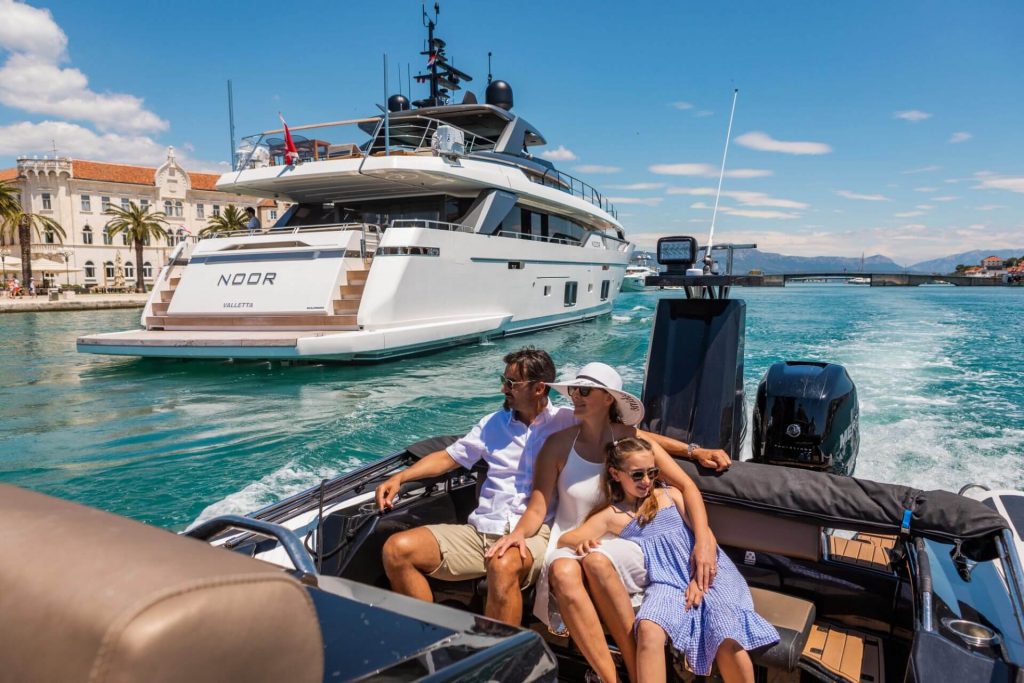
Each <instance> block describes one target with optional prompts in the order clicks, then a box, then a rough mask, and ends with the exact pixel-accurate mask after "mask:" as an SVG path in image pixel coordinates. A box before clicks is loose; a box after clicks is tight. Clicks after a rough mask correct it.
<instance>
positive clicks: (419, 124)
mask: <svg viewBox="0 0 1024 683" xmlns="http://www.w3.org/2000/svg"><path fill="white" fill-rule="evenodd" d="M438 126H449V127H451V128H454V129H456V130H458V131H461V132H462V134H463V135H464V136H465V144H466V151H465V153H466V154H472V153H473V152H479V151H487V150H491V149H494V146H495V145H496V144H497V141H495V140H492V139H490V138H487V137H484V136H483V135H477V134H476V133H472V132H470V131H468V130H466V129H465V128H461V127H459V126H457V125H455V124H453V123H449V122H448V121H444V120H442V119H436V118H433V117H430V116H411V117H401V118H398V119H395V118H394V117H392V118H391V119H390V121H389V126H388V128H389V130H388V139H387V148H388V149H389V150H393V149H398V150H425V149H430V145H431V135H432V134H433V133H434V132H435V131H436V130H437V128H438ZM382 138H383V132H382V130H381V128H380V127H379V126H378V128H377V130H376V131H375V133H374V136H373V142H372V143H371V145H370V147H369V149H368V150H367V151H368V152H369V153H370V154H373V153H374V152H379V151H384V150H385V144H384V140H383V139H382ZM403 139H404V140H405V142H404V143H403V142H402V140H403Z"/></svg>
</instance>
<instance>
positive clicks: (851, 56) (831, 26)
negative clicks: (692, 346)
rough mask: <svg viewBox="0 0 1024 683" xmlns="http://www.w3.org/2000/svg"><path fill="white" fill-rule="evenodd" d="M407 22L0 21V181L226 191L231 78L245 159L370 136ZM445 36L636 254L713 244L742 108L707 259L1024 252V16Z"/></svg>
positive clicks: (237, 15) (221, 7)
mask: <svg viewBox="0 0 1024 683" xmlns="http://www.w3.org/2000/svg"><path fill="white" fill-rule="evenodd" d="M420 7H421V4H420V3H419V2H412V1H407V0H401V1H382V2H376V3H349V2H316V3H302V4H300V3H291V4H286V3H281V2H274V3H270V2H247V3H240V2H203V3H200V2H192V1H189V0H182V1H179V2H175V3H174V4H173V5H161V4H152V3H129V2H89V3H82V2H50V3H45V4H44V3H39V2H35V3H21V2H14V1H12V0H0V168H6V167H10V166H13V165H14V159H15V158H16V157H17V156H20V155H40V156H41V155H44V154H52V148H53V145H54V142H55V143H56V147H57V152H58V154H59V155H61V156H72V157H76V158H86V159H100V160H104V159H105V160H113V161H122V162H128V163H138V164H157V163H159V162H160V161H161V159H162V158H163V156H164V154H165V150H166V147H167V146H168V145H173V146H174V147H175V149H176V150H177V153H178V156H179V158H181V159H183V161H184V163H185V165H186V166H187V167H188V168H191V169H195V170H208V171H216V170H220V169H223V168H225V167H226V162H227V159H228V153H229V148H230V145H229V136H228V125H227V104H226V85H225V83H226V81H227V79H229V78H230V79H232V80H233V83H234V92H235V119H236V128H237V132H238V136H239V137H241V136H242V135H246V134H249V133H254V132H258V131H260V130H266V129H270V128H273V127H276V126H277V125H278V124H277V112H278V111H281V112H282V113H283V114H284V116H285V118H286V119H287V120H288V122H289V123H290V124H292V125H299V124H303V123H315V122H317V121H331V120H338V119H343V118H349V117H354V116H361V115H367V114H373V113H375V112H376V108H375V107H374V104H375V103H377V102H382V101H383V99H384V89H383V77H382V55H383V54H384V53H387V54H388V57H389V60H390V62H391V64H392V74H391V81H392V84H394V81H395V75H394V69H395V66H394V65H396V64H401V65H403V67H404V65H405V64H408V63H411V64H412V66H413V71H414V73H415V71H416V69H417V68H418V67H421V66H422V65H423V63H424V58H422V57H421V56H420V55H419V54H418V52H419V51H420V50H421V49H422V45H423V40H424V35H425V31H424V29H423V26H422V24H421V22H420ZM438 35H440V36H441V37H443V38H444V39H445V40H447V41H448V48H449V49H448V53H449V56H450V57H452V58H454V62H455V64H456V66H458V67H459V68H460V69H462V70H464V71H468V72H469V73H470V74H471V75H473V76H474V81H473V82H472V83H470V84H468V85H469V87H470V88H471V89H473V90H475V91H476V92H477V93H478V94H481V93H482V91H483V88H484V87H485V84H486V77H487V52H488V51H492V52H493V53H494V75H495V77H496V78H502V79H505V80H507V81H509V82H510V83H511V84H512V86H513V88H514V91H515V98H516V107H515V111H517V112H518V113H520V114H522V115H523V116H524V117H526V118H527V119H529V120H530V121H531V122H532V123H533V124H534V125H536V126H537V127H538V128H539V129H540V130H541V132H543V133H544V135H545V136H546V138H547V140H548V142H549V144H548V146H547V148H546V152H545V154H546V155H547V156H548V157H549V158H551V159H552V160H553V161H555V163H556V164H557V165H558V167H559V168H560V169H562V170H564V171H567V172H569V173H571V174H573V175H576V176H578V177H580V178H582V179H583V180H585V181H587V182H590V183H591V184H593V185H595V186H596V187H597V188H598V189H600V190H602V191H603V192H604V193H605V194H606V195H608V196H611V197H613V198H614V200H615V201H616V204H617V206H618V208H619V213H620V218H621V219H622V222H623V223H624V225H625V227H626V229H627V232H628V233H629V234H630V235H632V236H633V238H634V239H635V240H636V241H637V242H639V243H640V244H642V245H650V244H652V243H653V242H654V240H656V238H657V237H658V236H661V235H664V234H678V233H683V234H698V235H706V233H707V229H708V227H709V225H710V220H711V207H712V206H713V204H714V194H713V189H714V188H715V186H716V185H717V182H718V166H719V163H720V161H721V156H722V147H723V143H724V140H725V131H726V125H727V122H728V114H729V105H730V102H731V96H732V90H733V88H739V90H740V95H739V103H738V107H737V112H736V119H735V124H734V128H733V142H732V146H731V147H730V150H729V159H728V167H727V176H726V178H725V183H724V186H723V196H722V201H721V208H720V211H719V215H718V219H717V226H716V241H734V242H756V243H757V244H758V245H759V246H760V247H761V248H762V249H764V250H767V251H775V252H781V253H785V254H794V255H845V256H859V255H860V254H861V253H866V254H867V255H873V254H884V255H886V256H889V257H891V258H893V259H894V260H896V261H897V262H899V263H904V264H910V263H914V262H917V261H921V260H925V259H928V258H932V257H937V256H942V255H946V254H950V253H955V252H959V251H966V250H969V249H989V248H992V249H995V248H1002V247H1014V248H1022V247H1024V88H1022V85H1024V82H1022V81H1024V76H1022V74H1024V39H1022V38H1021V36H1024V3H1021V2H1018V1H1012V0H1006V1H1003V2H999V1H993V2H941V1H932V2H900V3H894V2H891V1H885V2H882V1H878V2H875V1H864V2H856V3H837V2H786V3H766V2H704V3H696V2H687V3H683V2H671V3H670V2H647V1H645V0H640V1H634V2H543V3H542V2H533V1H531V0H525V1H523V2H517V3H487V2H479V1H478V2H471V1H469V0H447V1H446V2H443V3H442V7H441V18H440V23H439V27H438ZM403 81H404V79H403ZM391 89H392V91H394V90H396V88H395V87H392V88H391ZM403 89H404V86H403ZM422 95H423V90H422V88H419V87H418V86H416V85H415V84H414V86H413V96H414V98H415V97H419V96H422ZM481 99H482V98H481ZM536 151H539V150H536Z"/></svg>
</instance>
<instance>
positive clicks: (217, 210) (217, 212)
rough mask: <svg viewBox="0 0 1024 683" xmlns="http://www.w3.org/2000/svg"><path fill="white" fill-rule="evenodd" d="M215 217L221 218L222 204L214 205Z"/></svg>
mask: <svg viewBox="0 0 1024 683" xmlns="http://www.w3.org/2000/svg"><path fill="white" fill-rule="evenodd" d="M213 215H214V216H219V215H220V204H214V205H213Z"/></svg>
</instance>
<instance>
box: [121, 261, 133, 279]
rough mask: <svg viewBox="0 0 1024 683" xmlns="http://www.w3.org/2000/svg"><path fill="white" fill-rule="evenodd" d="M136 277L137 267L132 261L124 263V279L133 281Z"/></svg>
mask: <svg viewBox="0 0 1024 683" xmlns="http://www.w3.org/2000/svg"><path fill="white" fill-rule="evenodd" d="M134 277H135V265H134V264H133V263H132V262H131V261H125V262H124V279H125V280H131V279H132V278H134Z"/></svg>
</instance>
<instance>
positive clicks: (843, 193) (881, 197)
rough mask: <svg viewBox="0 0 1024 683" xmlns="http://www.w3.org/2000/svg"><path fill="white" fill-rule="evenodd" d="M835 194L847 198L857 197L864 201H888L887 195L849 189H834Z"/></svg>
mask: <svg viewBox="0 0 1024 683" xmlns="http://www.w3.org/2000/svg"><path fill="white" fill-rule="evenodd" d="M836 194H837V195H839V196H840V197H846V198H847V199H859V200H860V201H864V202H887V201H890V200H889V198H888V197H886V196H885V195H881V194H858V193H856V192H850V191H849V190H836Z"/></svg>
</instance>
